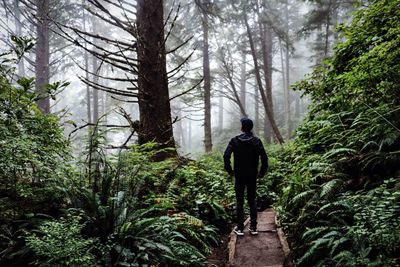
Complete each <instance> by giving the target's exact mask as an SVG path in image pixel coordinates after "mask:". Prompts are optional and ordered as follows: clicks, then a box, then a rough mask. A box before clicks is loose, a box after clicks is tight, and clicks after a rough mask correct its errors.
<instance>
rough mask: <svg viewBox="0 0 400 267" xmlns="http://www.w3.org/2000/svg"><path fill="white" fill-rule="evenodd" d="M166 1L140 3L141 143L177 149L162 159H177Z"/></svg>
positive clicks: (141, 0) (138, 27)
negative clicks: (171, 104) (165, 18)
mask: <svg viewBox="0 0 400 267" xmlns="http://www.w3.org/2000/svg"><path fill="white" fill-rule="evenodd" d="M163 13H164V12H163V1H162V0H140V1H137V35H138V47H137V49H138V60H139V62H138V73H139V74H138V102H139V111H140V128H139V143H140V144H144V143H147V142H157V143H158V144H159V145H160V147H161V148H166V147H169V148H173V149H172V150H171V151H170V152H169V153H164V154H162V155H159V157H158V159H160V160H161V159H163V158H165V157H169V156H175V155H176V149H175V141H174V136H173V130H172V121H171V106H170V102H169V92H168V77H167V71H166V54H165V42H164V17H163V15H164V14H163Z"/></svg>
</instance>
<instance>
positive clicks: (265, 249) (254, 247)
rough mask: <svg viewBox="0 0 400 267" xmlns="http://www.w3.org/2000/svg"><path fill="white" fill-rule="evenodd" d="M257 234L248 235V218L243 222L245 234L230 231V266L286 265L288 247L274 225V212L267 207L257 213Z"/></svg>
mask: <svg viewBox="0 0 400 267" xmlns="http://www.w3.org/2000/svg"><path fill="white" fill-rule="evenodd" d="M257 220H258V226H257V229H258V235H255V236H252V235H250V233H249V231H248V228H249V223H250V220H249V219H247V220H246V222H245V233H244V234H245V235H244V236H236V234H235V233H233V232H232V233H231V235H230V241H229V244H228V250H229V261H228V265H229V266H232V267H282V266H284V267H286V266H290V265H289V264H288V260H287V259H288V255H289V247H288V245H287V242H286V240H285V238H284V235H283V232H282V231H281V229H280V228H277V226H276V212H275V211H274V210H273V209H267V210H265V211H263V212H259V213H258V219H257Z"/></svg>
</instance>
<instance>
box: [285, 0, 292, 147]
mask: <svg viewBox="0 0 400 267" xmlns="http://www.w3.org/2000/svg"><path fill="white" fill-rule="evenodd" d="M285 17H286V25H285V28H286V42H285V44H286V47H285V67H286V71H285V78H286V81H285V85H286V86H285V91H284V98H285V108H286V109H285V124H286V130H287V138H288V139H290V137H291V133H292V129H291V123H290V113H291V112H290V103H291V99H290V98H291V97H290V58H289V56H290V55H289V48H290V46H289V45H290V43H289V3H288V2H287V1H286V5H285Z"/></svg>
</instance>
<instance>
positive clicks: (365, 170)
mask: <svg viewBox="0 0 400 267" xmlns="http://www.w3.org/2000/svg"><path fill="white" fill-rule="evenodd" d="M399 5H400V1H398V0H396V1H384V0H375V1H372V2H371V3H370V4H369V6H368V7H366V8H363V9H360V10H359V11H358V12H356V13H355V15H354V20H353V21H352V23H351V24H350V25H348V26H342V29H341V33H340V34H341V36H342V38H343V41H342V42H340V43H338V44H337V45H336V47H335V49H334V55H333V57H332V58H331V59H328V60H326V61H325V62H324V63H325V65H324V66H322V67H320V68H319V69H316V70H315V71H314V72H313V73H312V74H311V75H310V76H309V77H308V79H306V80H304V81H301V82H299V83H298V84H297V85H296V87H297V89H299V90H302V91H304V92H305V93H306V94H307V95H308V96H309V97H310V98H311V99H312V101H313V103H312V106H311V109H310V113H309V115H308V117H307V119H306V120H305V122H304V123H303V124H302V125H301V126H300V127H299V128H298V130H297V137H296V139H295V141H294V142H293V143H291V144H288V145H286V146H285V148H284V149H283V151H281V152H280V154H278V155H277V156H276V157H277V158H278V159H279V160H280V161H282V162H288V164H282V166H279V165H278V167H279V168H278V169H279V170H278V171H279V174H280V175H281V174H282V173H283V177H285V179H284V180H283V182H282V183H281V184H280V193H279V194H280V196H281V197H280V199H279V201H278V207H277V208H278V210H279V213H280V216H281V220H282V225H283V226H284V228H285V231H286V233H287V234H288V239H289V241H290V244H291V247H292V249H293V252H294V253H293V254H294V258H295V262H296V265H298V266H395V265H397V264H399V262H398V255H399V253H400V246H399V242H398V240H399V238H398V233H399V231H400V225H399V224H398V222H397V221H398V220H396V219H395V218H398V216H399V212H400V211H399V205H398V203H399V202H398V193H397V191H398V188H399V182H398V175H399V172H398V166H399V164H400V155H399V153H398V151H399V149H400V141H399V140H400V129H399V125H400V113H399V111H400V101H399V95H400V94H399V92H400V91H399V89H400V88H399V81H400V79H399V78H400V76H399V73H400V72H399V70H400V62H399V61H398V59H399V49H398V48H397V47H399V45H400V39H399V36H400V35H399V34H398V33H399V30H400V13H399V12H400V9H399V8H398V7H399ZM275 171H277V170H275Z"/></svg>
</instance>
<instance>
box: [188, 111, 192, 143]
mask: <svg viewBox="0 0 400 267" xmlns="http://www.w3.org/2000/svg"><path fill="white" fill-rule="evenodd" d="M187 135H188V137H187V150H188V151H191V150H192V121H191V120H190V119H189V120H188V132H187Z"/></svg>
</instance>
